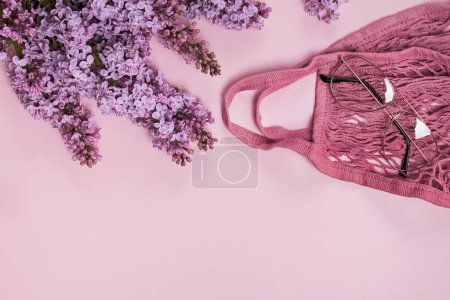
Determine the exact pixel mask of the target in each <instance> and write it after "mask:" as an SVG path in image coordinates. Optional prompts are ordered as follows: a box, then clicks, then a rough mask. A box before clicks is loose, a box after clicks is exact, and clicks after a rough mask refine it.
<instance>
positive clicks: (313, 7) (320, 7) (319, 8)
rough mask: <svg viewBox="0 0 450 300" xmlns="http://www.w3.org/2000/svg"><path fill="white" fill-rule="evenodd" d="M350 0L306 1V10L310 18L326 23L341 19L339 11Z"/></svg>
mask: <svg viewBox="0 0 450 300" xmlns="http://www.w3.org/2000/svg"><path fill="white" fill-rule="evenodd" d="M347 2H348V0H306V5H305V10H306V11H307V12H308V13H309V15H310V16H314V17H317V18H318V19H319V20H322V21H324V22H326V23H331V21H336V20H338V19H339V13H338V12H337V9H338V8H339V7H340V6H341V5H342V4H343V3H347Z"/></svg>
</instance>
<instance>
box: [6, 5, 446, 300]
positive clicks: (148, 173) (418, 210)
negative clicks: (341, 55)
mask: <svg viewBox="0 0 450 300" xmlns="http://www.w3.org/2000/svg"><path fill="white" fill-rule="evenodd" d="M267 2H268V3H269V4H270V5H271V6H272V7H273V9H274V11H273V13H272V15H271V18H270V19H269V21H268V22H267V23H266V27H265V29H264V30H263V31H261V32H256V31H249V32H230V31H226V30H225V29H222V28H217V27H212V26H209V25H208V24H205V23H204V22H202V23H201V27H202V30H203V33H202V34H203V36H205V38H207V39H208V40H209V41H210V44H211V47H212V48H213V49H214V50H215V52H216V53H217V55H218V57H219V59H220V61H221V63H222V65H223V75H222V76H221V77H220V78H209V77H207V76H204V75H202V74H200V73H197V72H196V71H195V70H194V69H193V67H192V66H187V65H184V64H182V62H181V59H180V58H179V57H178V56H177V55H176V54H173V53H171V52H169V51H168V50H165V49H162V48H161V46H159V45H157V43H153V46H154V55H153V57H154V61H155V62H156V64H157V65H158V67H160V68H161V69H162V70H163V72H164V73H165V75H166V77H167V78H168V79H169V80H170V81H171V82H173V83H175V84H177V85H178V86H180V87H183V88H186V89H189V90H190V91H192V92H193V93H194V94H196V95H198V96H200V97H201V98H202V99H204V101H205V102H207V103H208V106H209V107H210V108H211V109H212V110H213V112H214V113H215V115H216V117H217V119H218V120H217V123H216V125H215V126H214V128H213V129H214V131H215V132H216V135H217V136H218V137H220V138H222V137H226V136H229V133H228V132H227V131H226V130H225V127H224V126H223V124H222V122H221V120H220V117H219V116H220V105H221V98H222V94H223V91H224V90H225V88H226V87H228V86H229V84H230V83H232V82H233V81H235V80H236V79H237V78H239V77H241V76H243V75H246V74H250V73H254V72H259V71H265V70H270V69H273V68H280V67H287V66H292V65H295V64H298V63H299V62H300V61H303V60H304V59H306V58H307V57H309V56H311V55H312V54H314V53H316V52H319V51H320V50H322V49H324V48H325V47H327V46H329V45H330V44H331V43H333V42H334V41H336V40H337V39H338V38H341V37H343V36H345V35H346V34H347V33H350V32H351V31H353V30H356V29H358V28H360V27H361V26H363V25H366V24H368V23H369V22H370V21H374V20H376V19H378V18H380V17H382V16H385V15H387V14H391V13H394V12H397V11H399V10H401V9H404V8H407V7H411V6H414V5H415V4H420V3H424V2H426V1H419V0H414V1H413V0H408V1H392V0H379V1H377V3H374V2H373V1H368V0H359V1H351V3H350V4H348V5H346V6H344V7H343V9H342V20H341V21H339V22H338V23H335V24H333V25H332V26H328V25H326V24H319V23H317V21H316V20H314V19H313V18H310V17H308V16H307V15H306V14H304V13H303V11H302V5H301V1H299V0H283V1H275V0H273V1H267ZM1 68H2V70H4V69H5V65H2V66H1ZM187 79H189V80H187ZM314 81H315V79H314V78H313V77H309V78H308V79H307V80H303V81H301V82H299V83H298V84H295V85H294V86H292V87H289V88H288V89H286V90H284V91H282V92H280V93H277V94H276V95H274V96H271V97H270V98H271V99H273V100H275V99H277V101H271V100H270V99H269V100H268V101H266V102H265V103H264V104H263V107H262V113H263V115H264V121H265V122H267V124H265V125H272V124H282V125H285V126H287V127H288V128H301V127H305V126H306V125H307V124H308V122H309V119H310V117H311V113H312V107H313V98H314V97H313V92H314ZM0 85H1V86H0V88H1V91H3V94H2V96H3V97H2V101H1V102H2V104H1V109H0V137H1V140H2V146H1V147H0V165H1V171H0V299H2V300H3V299H5V300H17V299H20V300H22V299H23V300H25V299H27V300H28V299H33V300H40V299H50V300H53V299H55V300H56V299H58V300H59V299H64V300H72V299H74V300H75V299H77V300H78V299H93V300H94V299H95V300H103V299H108V300H115V299H117V300H119V299H120V300H123V299H136V300H140V299H146V300H147V299H183V300H184V299H196V300H203V299H208V300H209V299H214V300H216V299H227V300H228V299H263V300H264V299H446V298H448V297H449V293H450V286H449V285H448V278H449V275H450V256H449V254H448V253H450V211H449V210H448V209H443V208H440V207H437V206H433V205H431V204H428V203H426V202H424V201H422V200H417V199H407V198H403V197H400V196H393V195H390V194H387V193H384V192H379V191H376V190H371V189H368V188H364V187H360V186H357V185H355V184H351V183H345V182H340V181H337V180H334V179H331V178H328V177H326V176H325V175H322V174H321V173H319V172H318V171H316V170H315V169H314V168H313V166H312V165H311V164H310V163H309V162H308V161H307V160H306V159H303V158H301V157H299V156H298V155H297V154H296V153H294V152H291V151H288V150H274V151H271V152H260V153H259V162H258V169H259V173H258V175H259V176H258V183H257V186H256V187H255V188H250V189H236V188H227V189H205V188H196V187H194V186H193V184H192V181H191V177H192V176H193V177H194V178H195V177H196V176H197V173H194V174H193V175H191V174H192V169H191V168H190V167H188V168H179V167H177V166H174V165H172V164H171V163H170V162H169V161H168V159H167V157H166V156H165V155H164V154H163V153H160V152H158V151H156V150H153V149H152V147H151V141H150V140H149V139H148V137H147V134H146V133H145V131H143V130H142V129H140V128H137V127H135V126H133V125H131V124H130V123H129V122H128V121H126V120H121V119H117V118H111V117H103V116H101V115H100V114H99V112H98V110H96V109H94V111H95V112H96V114H97V119H98V121H99V123H100V125H101V127H102V128H103V130H102V140H101V142H100V147H101V151H102V154H103V156H104V159H103V160H102V161H101V163H100V164H99V165H98V166H96V167H95V168H94V169H91V170H90V169H87V168H83V167H80V166H78V165H77V164H76V163H74V162H72V161H71V160H70V155H69V154H68V153H67V151H66V149H65V147H64V145H63V143H62V142H61V139H60V137H59V135H58V133H57V132H56V131H55V130H53V129H52V128H50V127H49V126H48V125H47V124H45V123H44V122H39V121H35V120H33V119H32V118H31V117H30V116H29V115H28V114H27V113H26V112H25V111H24V110H23V109H22V107H21V106H20V104H19V103H18V101H17V99H16V97H15V96H14V94H13V92H12V91H11V89H10V88H9V86H8V82H7V79H6V76H5V74H4V72H3V71H2V72H0ZM246 96H247V97H248V96H250V94H242V95H240V96H239V98H240V99H241V98H242V100H244V98H245V97H246ZM246 104H248V101H247V102H246V101H239V102H238V103H236V105H233V109H232V113H233V114H234V116H238V118H237V121H239V122H240V123H241V124H244V125H247V126H250V125H252V124H249V121H250V120H251V115H250V114H251V108H250V107H248V105H246ZM91 106H92V107H93V106H94V105H91ZM219 150H220V149H219Z"/></svg>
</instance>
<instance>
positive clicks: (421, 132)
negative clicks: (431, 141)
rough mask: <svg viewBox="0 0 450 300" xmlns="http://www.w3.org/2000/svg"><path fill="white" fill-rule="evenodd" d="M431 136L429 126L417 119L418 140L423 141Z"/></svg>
mask: <svg viewBox="0 0 450 300" xmlns="http://www.w3.org/2000/svg"><path fill="white" fill-rule="evenodd" d="M429 135H431V130H430V128H428V126H427V124H425V123H424V122H422V121H421V120H419V119H417V123H416V139H421V138H423V137H427V136H429Z"/></svg>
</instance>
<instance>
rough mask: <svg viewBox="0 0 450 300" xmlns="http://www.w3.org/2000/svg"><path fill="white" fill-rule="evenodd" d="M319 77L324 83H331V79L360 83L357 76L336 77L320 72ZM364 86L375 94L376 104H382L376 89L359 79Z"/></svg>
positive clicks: (334, 81)
mask: <svg viewBox="0 0 450 300" xmlns="http://www.w3.org/2000/svg"><path fill="white" fill-rule="evenodd" d="M319 76H320V79H321V80H322V81H323V82H325V83H331V80H333V83H343V82H355V83H360V82H359V79H358V78H355V77H337V76H334V78H333V77H332V76H329V75H325V74H320V75H319ZM361 81H362V82H363V83H364V84H365V85H366V87H367V88H368V89H369V90H370V91H371V92H372V93H373V94H374V95H375V97H376V98H377V101H378V104H381V105H383V102H384V101H383V98H381V97H380V95H378V93H377V91H376V90H375V89H374V88H373V87H372V86H371V85H370V84H369V83H368V82H367V81H365V80H361Z"/></svg>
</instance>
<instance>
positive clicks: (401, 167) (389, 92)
mask: <svg viewBox="0 0 450 300" xmlns="http://www.w3.org/2000/svg"><path fill="white" fill-rule="evenodd" d="M320 79H321V80H322V81H323V82H325V83H329V90H330V93H331V96H332V97H333V98H334V100H335V101H336V102H337V103H338V104H339V105H340V106H342V107H343V108H345V109H347V110H350V111H353V112H359V113H376V112H380V111H383V112H384V113H385V114H386V115H387V116H388V117H389V119H388V122H387V125H386V130H385V132H384V133H383V135H382V136H383V140H382V144H381V154H382V155H383V158H384V159H385V160H386V162H387V163H388V164H389V165H390V166H391V167H392V168H393V169H395V170H397V171H398V172H399V175H400V176H403V177H406V176H407V175H408V172H414V171H417V170H420V169H422V168H424V167H427V166H430V165H432V164H433V163H434V161H435V160H436V158H437V157H438V155H439V148H438V144H437V142H436V139H435V136H434V134H433V133H432V132H431V130H430V128H429V127H428V126H427V124H426V123H425V121H424V120H423V119H422V117H421V116H420V115H419V114H418V112H417V111H416V110H415V109H414V107H413V106H412V105H411V104H410V103H409V101H408V100H407V99H406V97H405V96H404V95H403V94H402V93H401V92H400V90H399V89H398V88H397V87H396V86H395V85H394V84H393V83H392V81H391V80H390V79H389V78H388V77H387V76H386V75H385V74H384V72H383V71H382V70H381V69H380V68H379V67H377V66H376V65H375V64H374V63H372V62H371V61H370V60H368V59H366V58H364V57H361V56H352V57H348V58H343V57H339V63H338V65H337V66H336V67H335V69H334V71H333V73H332V74H331V75H325V74H320Z"/></svg>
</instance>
